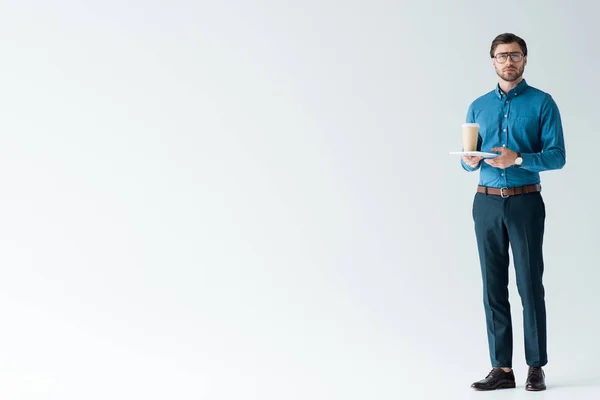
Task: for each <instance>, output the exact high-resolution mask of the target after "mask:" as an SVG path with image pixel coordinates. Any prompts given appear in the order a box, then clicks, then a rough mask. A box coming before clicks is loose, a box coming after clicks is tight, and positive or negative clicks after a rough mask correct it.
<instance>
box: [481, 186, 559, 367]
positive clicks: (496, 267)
mask: <svg viewBox="0 0 600 400" xmlns="http://www.w3.org/2000/svg"><path fill="white" fill-rule="evenodd" d="M545 219H546V209H545V206H544V201H543V199H542V195H541V194H540V193H539V192H537V193H530V194H524V195H518V196H510V197H508V198H502V197H501V196H497V195H491V194H484V193H476V194H475V199H474V201H473V220H474V222H475V235H476V237H477V247H478V251H479V261H480V265H481V276H482V281H483V304H484V309H485V319H486V325H487V335H488V344H489V351H490V359H491V362H492V367H507V368H510V367H512V355H513V354H512V353H513V333H512V321H511V316H510V303H509V301H508V276H509V275H508V267H509V261H510V259H509V245H510V249H511V250H512V255H513V264H514V268H515V277H516V280H517V288H518V292H519V295H520V297H521V304H522V306H523V324H524V326H523V330H524V334H525V359H526V361H527V365H529V366H534V367H542V366H544V365H546V363H547V362H548V357H547V354H546V305H545V300H544V285H543V283H542V275H543V273H544V261H543V257H542V242H543V237H544V222H545Z"/></svg>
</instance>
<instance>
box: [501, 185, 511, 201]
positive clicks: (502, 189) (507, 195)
mask: <svg viewBox="0 0 600 400" xmlns="http://www.w3.org/2000/svg"><path fill="white" fill-rule="evenodd" d="M504 190H508V188H507V187H503V188H500V197H502V198H503V199H506V198H508V197H510V195H509V194H504Z"/></svg>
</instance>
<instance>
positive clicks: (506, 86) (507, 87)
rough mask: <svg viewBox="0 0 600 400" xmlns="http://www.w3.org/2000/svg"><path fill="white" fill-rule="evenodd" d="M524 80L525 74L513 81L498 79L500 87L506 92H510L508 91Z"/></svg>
mask: <svg viewBox="0 0 600 400" xmlns="http://www.w3.org/2000/svg"><path fill="white" fill-rule="evenodd" d="M522 80H523V76H521V77H520V78H519V79H517V80H516V81H512V82H508V81H505V80H504V79H502V78H500V79H499V80H498V84H499V85H500V89H502V91H503V92H504V93H506V94H508V92H509V91H511V90H512V89H514V88H516V87H517V86H518V85H519V83H521V81H522Z"/></svg>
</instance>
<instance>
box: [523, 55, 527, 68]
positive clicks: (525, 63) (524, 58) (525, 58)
mask: <svg viewBox="0 0 600 400" xmlns="http://www.w3.org/2000/svg"><path fill="white" fill-rule="evenodd" d="M523 60H525V62H524V63H523V66H526V65H527V56H525V57H523Z"/></svg>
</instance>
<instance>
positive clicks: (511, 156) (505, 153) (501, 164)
mask: <svg viewBox="0 0 600 400" xmlns="http://www.w3.org/2000/svg"><path fill="white" fill-rule="evenodd" d="M491 151H492V152H495V153H497V152H500V153H501V154H500V155H499V156H498V157H494V158H487V159H485V162H486V163H488V164H489V165H491V166H492V167H494V168H501V169H504V168H508V167H511V166H513V165H515V160H516V159H517V153H516V152H514V151H512V150H511V149H507V148H506V147H494V148H493V149H492V150H491Z"/></svg>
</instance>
